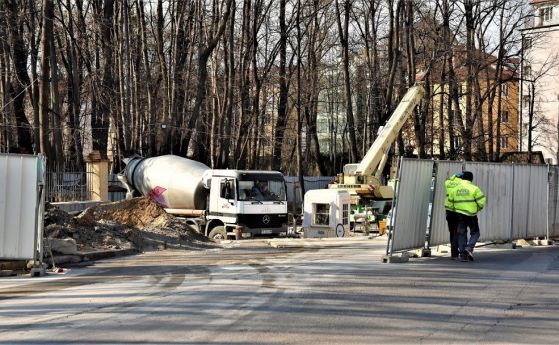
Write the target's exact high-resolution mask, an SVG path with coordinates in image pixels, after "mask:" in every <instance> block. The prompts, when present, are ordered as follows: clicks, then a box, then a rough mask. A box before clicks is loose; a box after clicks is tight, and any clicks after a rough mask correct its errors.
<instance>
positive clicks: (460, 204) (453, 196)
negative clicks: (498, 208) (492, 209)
mask: <svg viewBox="0 0 559 345" xmlns="http://www.w3.org/2000/svg"><path fill="white" fill-rule="evenodd" d="M448 199H449V202H450V203H452V205H453V206H454V211H455V212H457V213H460V214H464V215H467V216H475V215H476V214H477V213H478V212H479V211H480V210H481V209H482V208H483V206H485V201H486V198H485V195H483V192H482V191H481V189H479V187H478V186H476V185H475V184H473V183H472V182H470V181H468V180H462V181H461V183H460V185H459V186H457V187H456V188H454V189H452V190H451V192H450V193H449V198H448Z"/></svg>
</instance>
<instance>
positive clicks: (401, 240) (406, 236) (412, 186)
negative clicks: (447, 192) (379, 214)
mask: <svg viewBox="0 0 559 345" xmlns="http://www.w3.org/2000/svg"><path fill="white" fill-rule="evenodd" d="M433 164H434V162H433V161H430V160H429V161H427V160H408V159H404V160H403V161H402V166H401V167H400V181H399V187H398V201H397V204H396V211H395V212H396V215H395V217H394V218H395V219H394V232H393V237H392V245H391V247H392V252H395V251H399V250H404V249H412V248H419V247H423V244H424V243H425V231H426V228H427V210H428V207H429V196H430V193H431V180H432V174H433Z"/></svg>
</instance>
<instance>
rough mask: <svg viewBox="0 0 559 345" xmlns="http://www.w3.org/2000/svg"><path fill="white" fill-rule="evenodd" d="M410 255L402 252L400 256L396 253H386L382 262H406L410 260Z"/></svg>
mask: <svg viewBox="0 0 559 345" xmlns="http://www.w3.org/2000/svg"><path fill="white" fill-rule="evenodd" d="M409 261H410V256H409V254H408V253H402V255H400V256H396V255H384V256H383V257H382V262H383V263H387V264H400V263H404V262H409Z"/></svg>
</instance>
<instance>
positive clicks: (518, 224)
mask: <svg viewBox="0 0 559 345" xmlns="http://www.w3.org/2000/svg"><path fill="white" fill-rule="evenodd" d="M513 168H514V180H513V189H514V200H513V211H512V217H513V219H512V238H526V236H527V232H528V231H527V229H528V203H529V202H530V198H529V197H528V195H529V194H530V172H531V170H530V166H529V165H514V167H513Z"/></svg>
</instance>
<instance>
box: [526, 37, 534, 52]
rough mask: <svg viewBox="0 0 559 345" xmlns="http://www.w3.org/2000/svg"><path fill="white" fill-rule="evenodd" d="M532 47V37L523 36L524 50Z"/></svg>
mask: <svg viewBox="0 0 559 345" xmlns="http://www.w3.org/2000/svg"><path fill="white" fill-rule="evenodd" d="M528 49H532V38H530V37H524V50H528Z"/></svg>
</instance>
